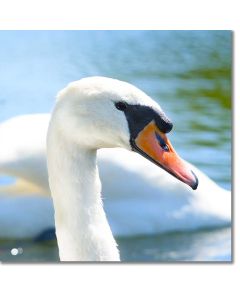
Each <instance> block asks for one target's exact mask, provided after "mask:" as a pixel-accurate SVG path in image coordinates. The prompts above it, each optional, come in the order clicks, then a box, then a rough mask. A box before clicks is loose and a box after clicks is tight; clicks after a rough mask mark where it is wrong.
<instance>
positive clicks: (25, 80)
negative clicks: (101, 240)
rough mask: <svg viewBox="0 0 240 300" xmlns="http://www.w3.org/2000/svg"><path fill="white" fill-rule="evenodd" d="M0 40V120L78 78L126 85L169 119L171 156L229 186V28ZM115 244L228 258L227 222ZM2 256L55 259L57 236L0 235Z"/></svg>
mask: <svg viewBox="0 0 240 300" xmlns="http://www.w3.org/2000/svg"><path fill="white" fill-rule="evenodd" d="M0 44H1V47H0V122H2V121H4V120H6V119H8V118H10V117H14V116H17V115H21V114H27V113H41V112H50V111H51V110H52V108H53V105H54V99H55V95H56V94H57V92H58V91H59V90H60V89H62V88H63V87H64V86H65V85H66V84H67V83H69V82H71V81H74V80H78V79H80V78H82V77H86V76H93V75H100V76H107V77H113V78H117V79H120V80H124V81H128V82H130V83H132V84H134V85H136V86H137V87H139V88H140V89H142V90H143V91H144V92H146V93H147V94H149V95H150V96H151V97H152V98H153V99H154V100H156V101H159V103H160V104H161V106H162V108H163V110H164V111H165V112H166V113H167V115H168V116H169V117H170V118H171V119H172V121H173V123H174V134H172V136H171V141H172V143H173V145H174V146H175V148H176V149H177V151H178V153H179V154H180V155H181V156H182V157H183V158H185V159H187V160H188V161H189V162H191V163H193V164H195V165H196V166H197V167H198V168H200V169H201V170H202V171H204V172H205V173H206V174H207V175H208V176H209V177H210V178H211V179H213V180H214V181H215V182H216V183H217V184H219V185H220V186H221V187H223V188H225V189H228V190H230V189H231V84H232V83H231V71H232V69H231V68H232V32H231V31H0ZM0 147H1V141H0ZM0 151H1V149H0ZM7 180H8V178H6V177H4V176H1V177H0V184H3V183H5V182H6V181H7ZM0 201H1V199H0ZM117 242H118V244H119V249H120V252H121V257H122V260H125V261H129V260H130V261H189V260H199V261H208V260H210V261H229V260H231V228H230V227H227V228H220V229H211V230H210V229H209V230H207V229H206V230H202V231H196V232H186V233H184V232H182V233H176V232H172V233H166V234H161V235H157V236H141V237H131V238H130V237H129V238H117ZM14 248H16V249H20V250H19V251H18V252H17V255H15V254H16V253H15V254H14V252H13V251H12V252H11V249H14ZM21 249H23V250H21ZM0 261H7V262H16V261H34V262H39V261H48V262H54V261H58V251H57V247H56V241H55V240H51V241H44V242H32V241H28V240H25V241H23V240H22V241H15V240H8V239H4V240H0Z"/></svg>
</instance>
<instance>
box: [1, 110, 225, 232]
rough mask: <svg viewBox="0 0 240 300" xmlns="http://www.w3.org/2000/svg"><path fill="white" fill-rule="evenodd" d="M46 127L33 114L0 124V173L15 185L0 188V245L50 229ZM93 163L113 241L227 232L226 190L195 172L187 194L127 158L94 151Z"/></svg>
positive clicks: (45, 117) (43, 118) (44, 118)
mask: <svg viewBox="0 0 240 300" xmlns="http://www.w3.org/2000/svg"><path fill="white" fill-rule="evenodd" d="M49 120H50V114H33V115H23V116H19V117H15V118H12V119H9V120H7V121H5V122H3V123H2V124H0V141H1V151H0V173H1V174H3V175H9V176H13V177H15V178H16V179H17V180H16V182H15V183H13V184H9V185H2V186H0V238H34V237H35V236H37V235H39V234H40V233H41V232H42V231H44V230H46V229H48V228H51V227H53V226H54V219H53V205H52V201H49V200H48V199H49V198H50V191H49V184H48V176H47V167H46V145H45V144H46V135H47V128H48V125H49ZM16 133H17V134H16ZM97 156H98V167H99V172H100V178H101V182H102V194H103V199H104V208H105V212H106V214H107V217H108V221H109V223H110V227H111V229H112V231H113V233H114V235H115V236H133V235H142V234H157V233H163V232H168V231H183V230H195V229H199V228H204V227H217V226H226V225H230V223H231V193H230V191H227V190H225V189H222V188H220V187H219V186H218V185H217V184H215V183H214V182H213V181H212V180H211V179H210V178H209V177H207V176H206V175H205V174H204V173H202V172H201V171H200V170H199V169H197V168H196V167H194V166H192V169H193V170H194V171H195V173H196V174H197V175H198V178H199V187H198V189H197V190H196V191H193V190H191V189H189V188H188V187H186V186H185V185H184V184H182V183H181V182H179V181H178V180H176V179H175V178H174V177H172V176H171V175H169V174H168V173H167V172H165V171H164V170H162V169H160V168H158V167H157V166H155V165H154V164H152V163H150V162H149V161H147V160H146V159H144V158H143V157H141V156H140V155H138V154H136V153H134V152H129V151H126V150H124V149H120V148H115V149H111V148H110V149H100V150H98V154H97ZM119 182H120V183H121V184H119ZM213 195H214V197H213ZM143 211H144V213H142V212H143Z"/></svg>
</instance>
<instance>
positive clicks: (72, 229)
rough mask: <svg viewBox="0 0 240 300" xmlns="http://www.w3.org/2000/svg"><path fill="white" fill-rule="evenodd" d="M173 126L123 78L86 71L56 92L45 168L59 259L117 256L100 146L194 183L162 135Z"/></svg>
mask: <svg viewBox="0 0 240 300" xmlns="http://www.w3.org/2000/svg"><path fill="white" fill-rule="evenodd" d="M171 129H172V123H171V122H170V121H169V119H168V118H167V117H166V115H165V114H164V113H163V111H162V109H161V108H160V107H159V106H158V105H157V103H156V102H154V101H153V100H152V99H151V98H149V97H148V96H147V95H146V94H144V93H143V92H142V91H140V90H139V89H137V88H136V87H134V86H132V85H130V84H128V83H125V82H121V81H118V80H114V79H110V78H104V77H89V78H84V79H82V80H79V81H76V82H73V83H71V84H70V85H68V86H67V87H66V88H65V89H63V90H62V91H61V92H60V93H59V94H58V97H57V102H56V105H55V108H54V111H53V113H52V117H51V120H50V124H49V128H48V134H47V166H48V175H49V186H50V190H51V195H52V198H53V204H54V212H55V226H56V236H57V243H58V248H59V257H60V260H62V261H119V260H120V256H119V252H118V248H117V245H116V242H115V240H114V237H113V235H112V232H111V229H110V226H109V223H108V221H107V218H106V215H105V212H104V209H103V205H102V200H101V184H100V179H99V174H98V168H97V149H99V148H113V147H121V148H125V149H127V150H133V151H135V152H138V153H140V154H141V155H143V156H144V157H145V158H147V159H148V160H150V161H152V162H153V163H155V164H156V165H158V166H160V167H161V168H163V169H164V170H165V171H167V172H169V173H170V174H172V175H173V176H174V177H176V178H177V179H179V180H180V181H182V182H184V183H186V184H187V185H189V186H190V187H191V188H192V189H194V190H195V189H196V188H197V186H198V179H197V177H196V175H195V174H194V172H193V171H192V170H191V169H190V168H189V167H188V165H187V164H186V163H185V162H184V161H183V160H181V158H180V157H179V156H178V155H177V153H176V152H175V151H174V149H173V147H172V145H171V143H170V141H169V140H168V138H167V136H166V133H168V132H169V131H171ZM119 184H120V183H119Z"/></svg>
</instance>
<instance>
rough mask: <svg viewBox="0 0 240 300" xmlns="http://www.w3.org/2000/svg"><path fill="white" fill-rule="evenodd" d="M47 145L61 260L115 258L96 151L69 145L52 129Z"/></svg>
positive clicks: (110, 259)
mask: <svg viewBox="0 0 240 300" xmlns="http://www.w3.org/2000/svg"><path fill="white" fill-rule="evenodd" d="M47 148H48V151H47V158H48V172H49V184H50V189H51V193H52V197H53V202H54V209H55V225H56V235H57V241H58V247H59V255H60V259H61V260H63V261H118V260H119V252H118V249H117V246H116V242H115V240H114V238H113V235H112V232H111V229H110V227H109V224H108V222H107V219H106V215H105V212H104V210H103V206H102V200H101V184H100V180H99V175H98V169H97V165H96V151H92V150H85V149H81V148H79V147H78V146H77V145H72V144H71V143H70V142H69V143H68V141H64V139H63V138H62V137H61V138H60V137H58V135H57V134H55V133H54V134H51V130H50V132H49V135H48V147H47Z"/></svg>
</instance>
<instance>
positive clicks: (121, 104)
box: [115, 101, 127, 111]
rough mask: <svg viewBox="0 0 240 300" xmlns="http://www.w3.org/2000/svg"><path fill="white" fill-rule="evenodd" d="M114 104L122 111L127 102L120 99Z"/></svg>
mask: <svg viewBox="0 0 240 300" xmlns="http://www.w3.org/2000/svg"><path fill="white" fill-rule="evenodd" d="M115 106H116V108H117V109H118V110H122V111H124V110H125V109H126V108H127V104H126V103H125V102H122V101H120V102H117V103H115Z"/></svg>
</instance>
